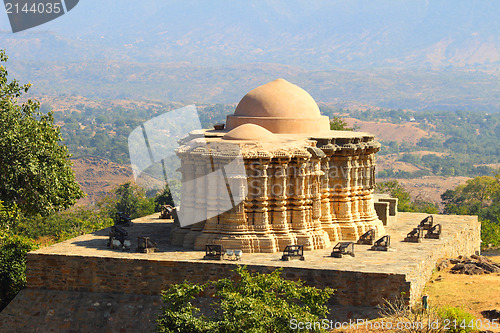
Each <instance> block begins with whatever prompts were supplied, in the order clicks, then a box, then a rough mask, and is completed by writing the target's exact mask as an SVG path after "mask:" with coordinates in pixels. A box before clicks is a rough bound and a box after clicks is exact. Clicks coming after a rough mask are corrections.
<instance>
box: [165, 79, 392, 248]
mask: <svg viewBox="0 0 500 333" xmlns="http://www.w3.org/2000/svg"><path fill="white" fill-rule="evenodd" d="M226 124H227V126H226V129H224V130H205V131H203V132H199V133H191V134H190V137H189V138H187V139H185V140H184V141H183V142H182V145H181V147H180V148H179V149H178V155H179V156H180V158H181V160H182V167H181V170H182V175H183V180H184V181H185V180H191V182H189V183H190V186H185V187H183V191H182V198H181V199H182V200H181V212H183V213H186V212H187V214H188V215H189V214H192V215H191V216H190V217H189V216H187V215H184V218H192V219H193V221H199V220H203V221H202V222H199V223H196V224H193V225H190V226H189V227H186V228H181V227H179V226H176V227H175V229H174V230H173V232H172V244H173V245H182V246H184V247H186V248H194V249H197V250H203V249H204V248H205V245H206V244H222V245H224V247H225V248H230V249H241V250H243V251H244V252H277V251H282V250H283V249H284V248H285V246H286V245H289V244H302V245H304V249H305V250H315V249H322V248H325V247H329V246H330V245H331V244H332V243H335V242H337V241H340V240H357V239H358V238H359V236H360V235H361V234H363V233H364V232H366V231H368V230H369V229H376V231H377V234H378V235H383V234H384V228H383V225H382V222H381V221H380V220H379V219H378V217H377V214H376V212H375V209H374V202H373V188H374V185H375V153H376V152H377V151H379V149H380V144H379V143H378V142H376V141H374V136H373V135H371V134H367V133H360V132H350V131H331V130H330V127H329V120H328V118H327V117H325V116H321V115H320V111H319V108H318V106H317V104H316V102H315V101H314V100H313V98H312V97H311V96H310V95H309V94H308V93H307V92H306V91H304V90H303V89H301V88H299V87H297V86H295V85H293V84H291V83H289V82H287V81H285V80H281V79H278V80H275V81H273V82H270V83H268V84H265V85H263V86H260V87H258V88H256V89H254V90H252V91H250V92H249V93H248V94H247V95H246V96H245V97H243V99H242V100H241V101H240V103H239V104H238V106H237V108H236V110H235V113H234V114H233V115H230V116H228V117H227V122H226ZM200 138H205V139H204V140H200ZM200 142H203V144H201V143H200ZM240 153H241V155H242V157H243V161H244V164H245V169H246V177H241V176H237V175H236V176H234V175H231V174H227V175H225V176H226V178H227V179H228V180H227V181H226V182H224V181H221V182H214V183H211V184H209V183H208V182H207V181H205V180H204V178H203V177H201V176H202V175H205V174H207V173H209V172H211V171H212V170H213V169H214V168H217V167H219V166H222V165H225V164H227V163H229V162H230V161H231V160H233V159H234V158H235V157H236V156H238V154H240ZM207 160H209V161H210V162H209V163H207ZM207 169H212V170H207ZM227 182H229V183H231V184H232V186H231V188H233V189H238V190H240V191H241V193H240V194H241V195H243V196H244V197H243V198H244V200H243V201H242V202H240V203H236V204H235V207H234V208H233V209H231V210H229V211H226V212H224V213H222V214H220V215H217V216H214V217H208V218H206V219H204V218H203V217H204V216H213V215H214V212H217V210H218V209H219V208H218V206H217V205H218V202H219V196H221V195H222V194H224V193H227V187H226V184H227ZM195 215H196V216H195Z"/></svg>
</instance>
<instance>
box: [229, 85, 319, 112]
mask: <svg viewBox="0 0 500 333" xmlns="http://www.w3.org/2000/svg"><path fill="white" fill-rule="evenodd" d="M234 115H235V116H243V117H287V118H301V117H307V118H310V117H319V116H320V112H319V108H318V105H317V104H316V102H315V101H314V99H313V98H312V97H311V95H309V94H308V93H307V91H305V90H304V89H302V88H300V87H298V86H296V85H294V84H292V83H290V82H288V81H286V80H283V79H277V80H274V81H272V82H269V83H267V84H264V85H262V86H260V87H257V88H255V89H253V90H251V91H250V92H249V93H248V94H246V95H245V96H244V97H243V98H242V99H241V101H240V102H239V104H238V106H237V107H236V110H235V112H234Z"/></svg>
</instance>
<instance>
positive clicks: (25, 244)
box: [0, 234, 37, 310]
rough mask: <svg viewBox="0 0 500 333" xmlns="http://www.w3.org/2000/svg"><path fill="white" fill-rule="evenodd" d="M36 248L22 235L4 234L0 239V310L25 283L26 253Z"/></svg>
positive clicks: (34, 244)
mask: <svg viewBox="0 0 500 333" xmlns="http://www.w3.org/2000/svg"><path fill="white" fill-rule="evenodd" d="M36 248H37V245H36V243H35V242H33V241H32V240H30V239H27V238H25V237H22V236H17V235H11V234H4V235H3V237H2V238H1V240H0V310H2V309H3V308H4V307H6V306H7V304H9V302H10V301H11V300H12V299H13V298H14V297H15V296H16V294H17V293H18V292H19V291H20V290H21V289H22V288H24V286H25V285H26V253H28V252H29V251H31V250H34V249H36Z"/></svg>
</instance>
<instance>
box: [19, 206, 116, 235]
mask: <svg viewBox="0 0 500 333" xmlns="http://www.w3.org/2000/svg"><path fill="white" fill-rule="evenodd" d="M111 225H113V220H112V219H111V218H109V217H107V216H105V215H103V214H102V213H100V212H98V211H94V210H91V209H86V208H76V209H75V210H71V211H65V212H61V213H54V214H51V215H49V216H35V217H33V218H29V219H28V218H22V219H21V221H20V222H19V224H18V226H17V227H16V228H15V232H16V233H18V234H22V235H24V236H26V237H29V238H32V239H39V238H40V237H50V238H53V239H54V240H55V241H62V240H65V239H69V238H72V237H76V236H80V235H84V234H88V233H90V232H94V231H97V230H100V229H104V228H107V227H109V226H111Z"/></svg>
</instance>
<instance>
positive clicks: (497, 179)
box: [441, 170, 500, 223]
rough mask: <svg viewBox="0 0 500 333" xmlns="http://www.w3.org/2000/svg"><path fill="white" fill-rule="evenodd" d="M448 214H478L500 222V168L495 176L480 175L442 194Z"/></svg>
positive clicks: (483, 218) (486, 218)
mask: <svg viewBox="0 0 500 333" xmlns="http://www.w3.org/2000/svg"><path fill="white" fill-rule="evenodd" d="M441 199H442V200H443V203H444V204H445V213H446V214H461V215H477V216H479V218H480V219H482V220H490V221H492V222H496V223H500V170H498V171H497V173H496V175H495V176H480V177H476V178H473V179H470V180H468V181H467V183H466V184H464V185H459V186H457V187H456V188H455V189H454V190H447V191H446V192H444V193H443V194H442V195H441Z"/></svg>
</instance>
